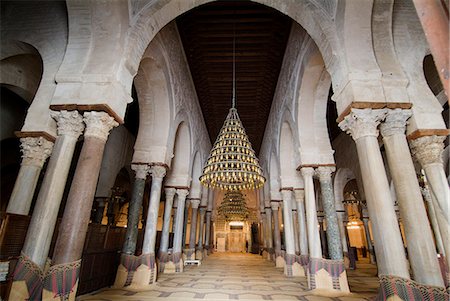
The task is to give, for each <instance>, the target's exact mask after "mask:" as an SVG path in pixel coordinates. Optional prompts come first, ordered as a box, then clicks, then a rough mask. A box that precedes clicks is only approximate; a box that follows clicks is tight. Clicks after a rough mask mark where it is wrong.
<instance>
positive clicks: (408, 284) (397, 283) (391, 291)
mask: <svg viewBox="0 0 450 301" xmlns="http://www.w3.org/2000/svg"><path fill="white" fill-rule="evenodd" d="M449 298H450V294H449V292H448V291H446V290H445V288H443V287H437V286H429V285H424V284H420V283H417V282H415V281H413V280H410V279H405V278H401V277H397V276H391V275H381V276H380V288H379V290H378V295H377V297H376V299H375V300H376V301H381V300H389V301H397V300H399V301H402V300H436V301H437V300H439V301H440V300H442V301H444V300H449Z"/></svg>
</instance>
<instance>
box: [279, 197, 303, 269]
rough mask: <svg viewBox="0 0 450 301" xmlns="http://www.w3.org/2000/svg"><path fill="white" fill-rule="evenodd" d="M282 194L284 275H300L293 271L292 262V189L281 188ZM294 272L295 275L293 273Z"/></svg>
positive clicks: (293, 257) (293, 260) (293, 242)
mask: <svg viewBox="0 0 450 301" xmlns="http://www.w3.org/2000/svg"><path fill="white" fill-rule="evenodd" d="M281 194H282V196H283V212H284V215H283V217H284V243H285V247H286V255H285V263H286V264H285V265H284V275H286V276H288V277H291V276H300V275H297V273H294V269H293V264H294V262H295V238H294V225H293V222H292V194H293V192H292V190H287V189H283V190H281ZM294 274H295V275H294Z"/></svg>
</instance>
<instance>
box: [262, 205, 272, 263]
mask: <svg viewBox="0 0 450 301" xmlns="http://www.w3.org/2000/svg"><path fill="white" fill-rule="evenodd" d="M264 210H265V211H266V227H267V228H266V229H267V231H266V232H267V248H268V251H267V252H268V253H269V255H268V258H267V259H272V254H273V236H272V208H271V207H270V202H265V207H264Z"/></svg>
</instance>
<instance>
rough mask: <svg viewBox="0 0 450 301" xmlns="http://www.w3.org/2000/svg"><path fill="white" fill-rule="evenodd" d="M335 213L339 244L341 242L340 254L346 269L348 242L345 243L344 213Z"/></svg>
mask: <svg viewBox="0 0 450 301" xmlns="http://www.w3.org/2000/svg"><path fill="white" fill-rule="evenodd" d="M336 213H337V219H338V226H339V234H340V235H341V242H342V253H343V255H344V262H345V264H346V267H348V264H349V263H350V261H349V260H350V259H349V258H348V242H347V235H345V230H346V229H345V223H346V222H345V211H336Z"/></svg>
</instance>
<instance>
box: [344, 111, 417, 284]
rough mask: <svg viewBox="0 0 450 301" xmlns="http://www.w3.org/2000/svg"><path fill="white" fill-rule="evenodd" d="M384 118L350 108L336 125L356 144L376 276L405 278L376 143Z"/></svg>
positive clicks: (402, 252) (404, 263)
mask: <svg viewBox="0 0 450 301" xmlns="http://www.w3.org/2000/svg"><path fill="white" fill-rule="evenodd" d="M385 115H386V110H383V109H382V110H372V109H352V111H351V113H350V114H349V115H347V116H346V117H345V119H344V120H343V121H342V122H341V123H340V124H339V126H340V127H341V129H343V130H344V131H347V132H348V133H350V134H351V135H352V137H353V139H354V140H355V143H356V148H357V152H358V159H359V164H360V167H361V174H362V180H363V185H364V192H365V194H366V198H367V207H368V209H369V214H370V218H371V220H372V225H373V234H374V240H375V250H376V254H377V262H378V273H379V274H380V275H394V276H399V277H403V278H407V279H408V278H409V271H408V265H407V261H406V255H405V250H404V248H403V242H402V238H401V234H400V229H399V226H398V223H397V218H396V215H395V209H394V203H393V201H392V198H391V194H390V190H389V184H388V180H387V176H386V171H385V169H384V164H383V159H382V157H381V152H380V148H379V145H378V140H377V136H378V130H377V126H378V124H379V123H380V121H381V120H382V119H383V118H384V117H385Z"/></svg>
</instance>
